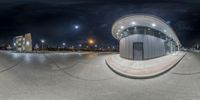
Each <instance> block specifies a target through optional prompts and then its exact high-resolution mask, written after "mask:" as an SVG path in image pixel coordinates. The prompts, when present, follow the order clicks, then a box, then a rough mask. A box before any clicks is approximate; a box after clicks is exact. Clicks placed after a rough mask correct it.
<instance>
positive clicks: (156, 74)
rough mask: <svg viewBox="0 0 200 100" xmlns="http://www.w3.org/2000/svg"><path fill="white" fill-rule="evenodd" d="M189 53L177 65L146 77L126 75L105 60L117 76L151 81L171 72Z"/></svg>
mask: <svg viewBox="0 0 200 100" xmlns="http://www.w3.org/2000/svg"><path fill="white" fill-rule="evenodd" d="M186 54H187V53H185V54H184V55H183V56H182V57H181V58H180V59H179V60H178V61H177V62H176V63H175V64H173V65H172V66H170V67H167V68H166V69H164V70H161V71H160V72H155V73H152V74H146V75H130V74H128V73H124V72H122V71H120V70H119V69H116V68H113V67H112V66H110V65H109V64H108V62H107V59H105V63H106V65H107V66H108V67H109V68H110V69H111V70H112V71H113V72H115V73H116V74H118V75H120V76H123V77H127V78H131V79H150V78H155V77H158V76H161V75H163V74H165V73H166V72H168V71H170V70H171V69H173V68H174V67H175V66H176V65H177V64H178V63H179V62H180V61H181V60H182V59H183V58H184V57H185V55H186Z"/></svg>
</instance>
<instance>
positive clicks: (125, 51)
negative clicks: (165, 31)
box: [120, 34, 166, 59]
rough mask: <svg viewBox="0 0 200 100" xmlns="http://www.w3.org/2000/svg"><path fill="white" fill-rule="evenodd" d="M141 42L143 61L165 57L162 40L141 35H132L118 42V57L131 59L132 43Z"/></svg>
mask: <svg viewBox="0 0 200 100" xmlns="http://www.w3.org/2000/svg"><path fill="white" fill-rule="evenodd" d="M134 42H143V49H144V59H151V58H155V57H159V56H163V55H165V54H166V53H165V46H164V40H163V39H160V38H157V37H154V36H151V35H143V34H133V35H130V36H128V37H125V38H122V39H121V40H120V56H121V57H123V58H127V59H133V43H134Z"/></svg>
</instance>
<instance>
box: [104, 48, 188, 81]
mask: <svg viewBox="0 0 200 100" xmlns="http://www.w3.org/2000/svg"><path fill="white" fill-rule="evenodd" d="M185 54H186V53H185V52H181V51H179V52H176V53H174V54H170V55H166V56H163V57H159V58H155V59H150V60H143V61H134V60H128V59H124V58H122V57H120V56H119V54H116V55H111V56H109V57H108V58H106V63H107V65H108V66H109V67H110V68H111V69H112V70H113V71H114V72H116V73H118V74H120V75H123V76H126V77H131V78H150V77H155V76H158V75H161V74H163V73H164V72H167V71H168V70H170V69H171V68H173V67H174V66H175V65H176V64H177V63H178V62H179V61H180V60H181V59H182V58H183V57H184V56H185Z"/></svg>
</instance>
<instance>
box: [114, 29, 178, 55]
mask: <svg viewBox="0 0 200 100" xmlns="http://www.w3.org/2000/svg"><path fill="white" fill-rule="evenodd" d="M132 34H144V35H151V36H154V37H157V38H160V39H163V40H165V44H164V45H165V52H166V53H171V52H174V51H177V50H178V46H177V44H176V42H175V41H174V40H173V39H172V38H170V37H169V36H167V35H166V34H164V33H162V32H160V31H158V30H155V29H153V28H150V27H144V26H135V27H129V28H127V29H125V30H123V31H122V32H121V33H120V34H118V35H117V36H118V37H119V38H124V37H127V36H129V35H132Z"/></svg>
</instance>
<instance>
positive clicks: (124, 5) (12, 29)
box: [0, 0, 200, 47]
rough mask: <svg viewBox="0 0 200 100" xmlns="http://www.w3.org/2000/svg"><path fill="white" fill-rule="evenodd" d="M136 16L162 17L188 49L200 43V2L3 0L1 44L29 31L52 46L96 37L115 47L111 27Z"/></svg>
mask: <svg viewBox="0 0 200 100" xmlns="http://www.w3.org/2000/svg"><path fill="white" fill-rule="evenodd" d="M134 13H146V14H152V15H156V16H159V17H161V18H163V19H164V20H166V21H167V22H168V23H169V24H170V25H171V26H172V28H173V29H174V30H175V32H176V33H177V36H178V37H179V39H180V41H181V43H182V45H183V46H185V47H191V46H192V45H194V44H195V43H200V28H199V26H200V25H199V23H200V0H179V1H178V0H171V1H169V0H151V1H150V0H130V1H125V0H122V1H119V0H118V1H114V0H105V1H104V0H101V1H97V0H87V1H80V0H55V1H53V0H1V1H0V43H4V42H11V41H12V38H13V37H14V36H17V35H22V34H25V33H27V32H30V33H32V36H33V43H38V42H39V41H40V39H45V40H46V41H47V43H48V44H50V45H56V44H61V43H62V42H66V43H67V44H73V43H79V42H82V41H86V40H87V38H95V39H96V41H97V42H98V43H107V44H110V45H113V44H114V45H116V44H118V41H117V40H116V39H114V38H113V37H112V35H111V28H112V24H113V23H114V21H116V20H117V19H118V18H120V17H122V16H125V15H129V14H134ZM75 25H79V26H80V28H79V29H77V30H76V29H75V28H74V26H75Z"/></svg>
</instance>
